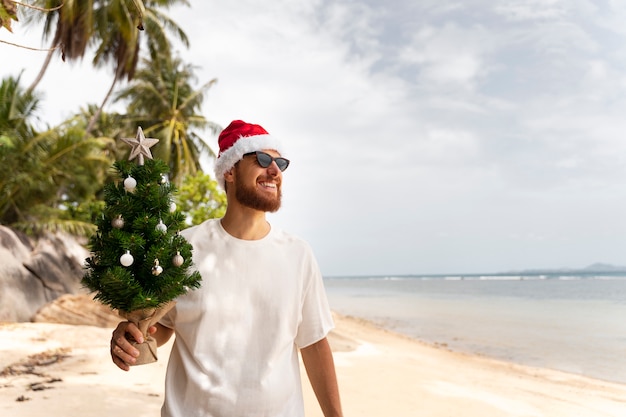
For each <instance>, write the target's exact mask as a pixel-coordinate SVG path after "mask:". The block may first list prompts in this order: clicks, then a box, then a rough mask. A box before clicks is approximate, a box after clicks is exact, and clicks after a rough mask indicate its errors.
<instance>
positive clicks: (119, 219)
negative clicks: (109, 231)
mask: <svg viewBox="0 0 626 417" xmlns="http://www.w3.org/2000/svg"><path fill="white" fill-rule="evenodd" d="M111 226H113V227H115V228H116V229H121V228H122V227H124V219H123V218H122V215H121V214H118V215H117V217H116V218H114V219H113V220H111Z"/></svg>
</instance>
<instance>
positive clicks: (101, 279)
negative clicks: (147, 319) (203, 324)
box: [83, 159, 201, 312]
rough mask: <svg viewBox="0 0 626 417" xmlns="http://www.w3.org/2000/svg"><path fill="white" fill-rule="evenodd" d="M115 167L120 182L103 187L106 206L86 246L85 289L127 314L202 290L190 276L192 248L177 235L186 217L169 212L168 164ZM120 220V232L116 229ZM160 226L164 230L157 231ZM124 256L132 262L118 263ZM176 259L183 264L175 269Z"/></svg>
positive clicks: (193, 275) (197, 276) (171, 191)
mask: <svg viewBox="0 0 626 417" xmlns="http://www.w3.org/2000/svg"><path fill="white" fill-rule="evenodd" d="M113 167H114V168H115V169H116V171H117V174H118V179H119V181H117V182H115V183H108V184H106V185H105V188H104V199H105V207H104V209H103V211H102V214H101V216H99V217H98V219H97V220H96V222H95V224H96V226H97V233H95V234H94V235H93V236H92V238H91V239H90V241H89V246H90V249H91V252H92V255H91V257H89V258H88V259H87V260H86V267H87V273H86V274H85V276H84V278H83V284H84V285H85V286H86V287H87V288H89V289H90V290H92V291H94V292H95V293H96V295H95V298H96V299H97V300H99V301H101V302H102V303H104V304H106V305H108V306H110V307H112V308H114V309H118V310H121V311H126V312H130V311H135V310H140V309H147V308H154V307H159V306H161V305H163V304H166V303H168V302H169V301H172V300H174V299H175V298H177V297H179V296H181V295H183V294H185V293H186V292H187V291H189V290H192V289H195V288H198V287H200V281H201V278H200V274H199V273H198V272H190V270H191V268H192V266H193V261H192V247H191V244H189V242H187V241H186V240H185V238H184V237H183V236H181V235H180V234H179V233H178V232H179V230H180V229H181V228H183V227H185V218H184V215H183V214H182V213H180V212H178V211H173V212H172V211H171V205H172V201H173V198H172V195H173V194H174V193H175V192H176V187H175V186H174V185H173V184H171V183H170V182H168V181H165V180H164V175H165V174H167V172H168V170H169V168H168V166H167V164H165V163H164V162H163V161H161V160H152V159H148V160H147V161H146V162H145V164H144V165H135V164H132V163H130V162H128V161H117V162H116V163H115V164H114V165H113ZM129 176H131V177H132V178H134V179H135V180H136V181H137V187H136V188H135V190H134V191H133V192H129V191H127V190H126V189H125V188H124V180H125V179H126V178H128V177H129ZM120 220H121V221H122V222H123V226H122V227H119V226H120V225H119V224H116V221H117V222H119V221H120ZM161 222H162V223H163V224H164V225H165V226H166V228H167V230H166V231H161V230H159V229H158V228H157V225H159V223H161ZM116 226H118V227H116ZM127 251H128V252H129V253H130V254H131V255H132V257H133V258H134V261H133V263H132V264H131V265H129V266H123V265H122V264H121V261H120V258H121V256H122V255H124V254H125V253H126V252H127ZM177 255H180V256H182V257H183V259H184V262H183V263H182V265H179V266H178V265H175V263H174V259H175V257H176V256H177ZM157 263H158V267H160V268H162V272H160V273H159V274H155V272H154V268H156V267H157Z"/></svg>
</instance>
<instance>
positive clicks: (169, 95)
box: [115, 49, 220, 185]
mask: <svg viewBox="0 0 626 417" xmlns="http://www.w3.org/2000/svg"><path fill="white" fill-rule="evenodd" d="M150 54H151V59H149V60H148V59H144V60H143V61H142V65H141V67H140V68H139V70H138V71H137V74H136V76H135V79H134V80H133V82H132V83H131V84H130V85H129V86H128V87H127V88H125V89H124V90H122V91H120V93H119V94H117V96H116V97H115V101H119V100H129V103H128V107H127V115H128V118H129V120H130V121H131V122H132V123H134V124H135V126H141V127H142V129H143V131H144V133H145V134H146V135H150V136H151V137H155V138H158V139H159V140H160V142H159V144H158V145H157V146H156V147H155V152H154V154H155V156H156V157H158V158H160V159H163V160H164V161H166V162H167V163H168V164H169V166H170V175H171V180H172V181H173V182H174V183H175V184H177V185H180V184H181V183H182V180H183V178H184V177H185V176H186V175H188V174H195V173H196V172H197V171H201V166H200V156H201V155H202V153H203V152H204V153H207V154H208V155H209V156H213V157H214V156H215V153H214V152H213V151H212V150H211V148H210V147H209V146H208V145H207V144H206V142H205V141H204V140H203V139H202V137H201V136H200V134H199V133H198V131H199V130H204V129H209V130H210V131H212V132H213V133H215V132H217V131H219V130H220V127H219V126H218V125H217V124H215V123H213V122H210V121H208V120H207V119H206V118H205V117H204V116H202V115H201V113H200V111H201V106H202V102H203V101H204V93H205V92H206V91H207V90H208V89H209V88H211V86H212V85H213V84H215V83H216V82H217V80H216V79H213V80H211V81H209V82H207V83H205V84H204V85H202V86H201V87H200V88H194V87H193V86H192V83H193V82H194V81H195V80H196V78H195V75H194V73H193V67H192V66H191V65H188V64H184V63H183V62H182V60H181V59H180V58H178V57H174V58H172V57H170V56H169V55H165V54H161V53H159V51H157V50H155V49H151V51H150ZM135 128H136V127H135Z"/></svg>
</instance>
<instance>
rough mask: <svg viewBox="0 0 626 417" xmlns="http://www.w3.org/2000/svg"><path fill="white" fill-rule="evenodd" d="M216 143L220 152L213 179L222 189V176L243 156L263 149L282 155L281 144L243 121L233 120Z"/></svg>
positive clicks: (259, 128)
mask: <svg viewBox="0 0 626 417" xmlns="http://www.w3.org/2000/svg"><path fill="white" fill-rule="evenodd" d="M217 143H218V145H219V147H220V152H219V154H218V155H217V160H216V161H215V178H216V179H217V182H218V184H220V185H221V186H222V188H224V174H225V173H226V172H228V171H229V170H230V169H231V168H232V167H233V166H235V164H236V163H237V162H238V161H240V160H241V158H243V156H244V154H247V153H250V152H256V151H262V150H264V149H271V150H275V151H277V152H278V153H280V154H282V151H281V149H282V145H281V143H280V142H279V141H278V140H277V139H276V138H274V137H273V136H270V134H269V133H267V131H266V130H265V129H263V128H262V127H261V126H259V125H255V124H251V123H246V122H244V121H243V120H233V121H232V122H231V123H230V124H229V125H228V126H227V127H226V129H224V130H222V133H220V135H219V137H218V139H217Z"/></svg>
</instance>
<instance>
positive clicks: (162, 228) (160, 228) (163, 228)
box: [156, 220, 167, 233]
mask: <svg viewBox="0 0 626 417" xmlns="http://www.w3.org/2000/svg"><path fill="white" fill-rule="evenodd" d="M156 229H157V230H158V231H159V232H162V233H165V232H167V226H166V225H165V223H163V220H159V224H157V225H156Z"/></svg>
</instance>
